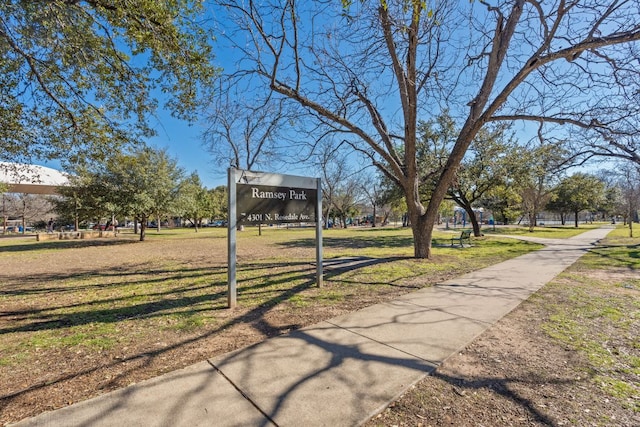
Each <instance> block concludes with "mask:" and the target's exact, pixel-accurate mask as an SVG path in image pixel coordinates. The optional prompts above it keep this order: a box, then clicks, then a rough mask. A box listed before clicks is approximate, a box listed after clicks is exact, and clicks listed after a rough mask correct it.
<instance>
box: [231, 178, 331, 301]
mask: <svg viewBox="0 0 640 427" xmlns="http://www.w3.org/2000/svg"><path fill="white" fill-rule="evenodd" d="M227 188H228V189H229V220H228V222H227V224H228V234H227V235H228V242H227V247H228V265H229V268H228V297H227V300H228V306H229V308H233V307H235V306H236V230H237V227H238V225H239V224H255V225H260V224H265V223H271V224H280V223H292V222H294V223H297V222H315V223H316V275H317V280H316V282H317V284H318V287H322V274H323V271H322V183H321V181H320V178H308V177H302V176H293V175H281V174H273V173H267V172H252V171H247V170H241V169H235V168H229V174H228V187H227Z"/></svg>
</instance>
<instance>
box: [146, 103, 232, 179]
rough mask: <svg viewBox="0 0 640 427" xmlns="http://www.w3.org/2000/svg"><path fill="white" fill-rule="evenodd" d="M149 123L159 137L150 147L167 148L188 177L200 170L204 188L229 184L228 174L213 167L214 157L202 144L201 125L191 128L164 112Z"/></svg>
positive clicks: (151, 140)
mask: <svg viewBox="0 0 640 427" xmlns="http://www.w3.org/2000/svg"><path fill="white" fill-rule="evenodd" d="M150 124H151V125H152V126H153V127H154V129H155V130H156V132H157V134H158V135H157V136H156V137H154V138H151V139H149V140H148V141H147V143H148V145H150V146H152V147H156V148H159V149H163V148H164V149H166V150H167V152H168V153H169V155H171V157H173V158H174V159H176V160H177V161H178V165H180V166H181V167H182V168H183V169H184V170H185V172H186V173H187V174H191V172H196V171H197V172H198V175H199V176H200V180H201V181H202V184H203V185H204V186H205V187H207V188H214V187H217V186H219V185H226V183H227V178H226V177H227V171H226V170H225V169H224V168H221V167H219V166H216V165H215V164H214V161H213V157H212V156H211V154H209V152H207V150H206V149H205V148H204V147H203V145H202V138H201V136H200V135H201V133H202V131H203V128H202V125H201V124H199V123H196V124H193V125H189V124H188V123H187V122H185V121H182V120H178V119H175V118H173V117H171V115H170V114H169V113H168V112H164V111H159V112H158V117H157V118H153V119H151V121H150Z"/></svg>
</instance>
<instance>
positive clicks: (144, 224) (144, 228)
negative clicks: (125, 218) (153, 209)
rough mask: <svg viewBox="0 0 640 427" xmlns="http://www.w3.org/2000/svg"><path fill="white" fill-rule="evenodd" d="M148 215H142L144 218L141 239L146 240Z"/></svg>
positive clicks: (142, 219)
mask: <svg viewBox="0 0 640 427" xmlns="http://www.w3.org/2000/svg"><path fill="white" fill-rule="evenodd" d="M147 220H148V218H147V216H146V215H142V218H141V220H140V241H141V242H144V238H145V237H146V231H147Z"/></svg>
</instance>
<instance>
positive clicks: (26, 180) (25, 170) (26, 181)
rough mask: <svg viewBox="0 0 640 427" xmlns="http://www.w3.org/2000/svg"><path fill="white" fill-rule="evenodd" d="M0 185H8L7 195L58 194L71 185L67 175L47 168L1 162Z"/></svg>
mask: <svg viewBox="0 0 640 427" xmlns="http://www.w3.org/2000/svg"><path fill="white" fill-rule="evenodd" d="M0 183H2V184H8V186H9V188H8V189H7V190H6V191H5V192H6V193H27V194H57V193H58V188H59V187H63V186H66V185H69V179H68V177H67V175H66V174H64V173H62V172H60V171H57V170H55V169H51V168H48V167H45V166H38V165H26V164H22V163H7V162H0Z"/></svg>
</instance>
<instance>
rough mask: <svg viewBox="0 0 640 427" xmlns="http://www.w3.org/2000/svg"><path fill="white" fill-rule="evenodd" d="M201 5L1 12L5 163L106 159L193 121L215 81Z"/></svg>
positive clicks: (185, 1)
mask: <svg viewBox="0 0 640 427" xmlns="http://www.w3.org/2000/svg"><path fill="white" fill-rule="evenodd" d="M201 11H202V2H200V1H196V0H176V1H160V2H157V1H150V0H134V1H131V0H108V1H107V0H47V1H24V0H7V1H3V2H1V3H0V100H1V101H0V160H10V161H24V162H29V161H30V160H32V159H35V158H37V159H51V158H61V159H70V160H72V161H77V160H79V159H80V158H81V157H82V158H84V157H88V156H95V157H98V158H104V157H106V155H107V154H109V153H110V152H112V150H114V149H115V148H117V147H119V146H122V145H126V144H130V143H132V142H136V141H138V140H140V139H142V138H143V137H146V136H149V135H151V134H153V129H152V128H151V127H150V126H149V124H148V119H149V116H150V115H151V114H153V112H154V111H155V110H156V107H157V106H158V99H157V95H158V94H163V95H162V96H163V98H164V97H166V99H167V102H166V105H165V107H166V108H168V109H169V110H171V111H172V112H173V113H174V114H175V115H176V116H177V117H180V118H185V119H189V118H192V117H193V116H192V115H193V113H194V107H195V106H196V103H197V100H198V96H199V94H200V92H201V91H202V90H204V89H207V88H208V87H209V84H208V82H209V81H210V79H211V78H212V77H213V76H214V74H215V68H214V66H213V65H212V59H213V58H212V48H211V38H212V36H211V34H210V32H209V31H208V30H207V29H206V28H207V27H205V26H202V25H200V24H201V22H199V19H200V12H201Z"/></svg>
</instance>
